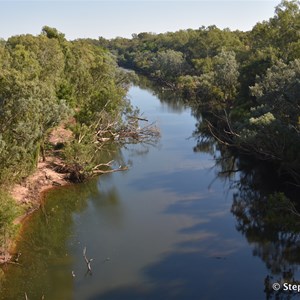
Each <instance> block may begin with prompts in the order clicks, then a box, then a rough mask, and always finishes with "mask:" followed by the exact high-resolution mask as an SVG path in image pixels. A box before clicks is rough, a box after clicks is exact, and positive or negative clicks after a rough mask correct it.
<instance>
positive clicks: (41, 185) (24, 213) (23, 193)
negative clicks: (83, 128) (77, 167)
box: [0, 125, 72, 265]
mask: <svg viewBox="0 0 300 300" xmlns="http://www.w3.org/2000/svg"><path fill="white" fill-rule="evenodd" d="M71 136H72V132H71V131H70V130H67V129H65V128H64V126H63V125H61V126H59V127H57V128H55V129H53V131H52V132H51V133H50V135H49V139H48V142H49V145H50V146H51V148H53V149H55V148H56V147H57V145H59V144H61V143H65V142H66V141H68V140H69V139H70V138H71ZM61 170H64V162H63V160H62V159H61V158H60V157H59V153H58V152H56V151H55V150H50V151H48V152H47V153H46V157H45V160H42V158H41V159H40V161H39V162H38V165H37V167H36V170H35V171H34V172H33V173H32V174H31V175H29V176H28V177H26V178H24V180H22V181H21V182H20V183H17V184H14V185H13V186H12V187H11V188H9V189H8V193H9V195H10V196H11V197H12V198H13V199H14V200H15V202H16V204H17V206H18V207H20V208H21V209H20V211H21V214H20V215H19V216H18V217H17V218H16V219H15V220H14V222H13V224H14V225H20V226H22V222H23V221H24V220H25V219H26V218H27V217H28V216H29V215H31V214H32V213H33V212H34V211H36V210H37V209H39V208H40V206H41V203H42V201H43V199H44V195H45V192H46V191H47V190H49V189H52V188H55V187H57V186H62V185H67V184H70V181H69V180H67V178H68V175H69V174H68V173H66V172H62V171H61ZM17 235H18V233H17V234H16V236H15V238H14V239H11V240H9V241H7V244H6V245H5V247H3V249H1V255H0V265H3V264H5V263H11V262H12V257H13V254H14V252H15V246H16V238H17Z"/></svg>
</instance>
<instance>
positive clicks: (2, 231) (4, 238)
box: [0, 190, 20, 250]
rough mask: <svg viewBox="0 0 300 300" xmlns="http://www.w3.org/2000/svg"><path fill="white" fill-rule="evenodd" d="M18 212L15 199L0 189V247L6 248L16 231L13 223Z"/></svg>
mask: <svg viewBox="0 0 300 300" xmlns="http://www.w3.org/2000/svg"><path fill="white" fill-rule="evenodd" d="M19 214H20V208H19V207H18V206H17V204H16V202H15V200H14V199H13V198H12V197H11V196H10V195H8V194H7V193H6V192H4V191H3V190H0V249H2V250H4V249H6V246H7V242H8V241H9V239H11V238H12V237H13V235H14V234H15V233H16V228H17V226H16V225H15V224H14V223H13V221H14V220H15V219H16V217H17V216H18V215H19Z"/></svg>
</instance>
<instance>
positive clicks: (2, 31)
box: [0, 0, 280, 39]
mask: <svg viewBox="0 0 300 300" xmlns="http://www.w3.org/2000/svg"><path fill="white" fill-rule="evenodd" d="M279 2H280V0H277V1H274V0H265V1H263V0H261V1H259V0H256V1H247V0H240V1H227V0H221V1H201V0H198V1H196V0H194V1H186V0H181V1H171V0H168V1H158V0H152V1H144V0H142V1H126V0H123V1H109V2H108V1H101V0H99V1H71V0H68V1H57V0H52V1H44V0H40V1H25V0H23V1H3V0H0V13H1V14H0V15H1V18H0V37H2V38H5V39H6V38H8V37H9V36H11V35H16V34H23V33H31V34H39V33H40V31H41V28H42V27H43V26H44V25H48V26H51V27H56V28H57V29H58V30H59V31H61V32H63V33H65V34H66V37H67V38H68V39H75V38H81V37H91V38H98V37H99V36H104V37H106V38H113V37H116V36H123V37H131V34H132V33H139V32H144V31H147V32H156V33H160V32H166V31H176V30H178V29H187V28H193V29H196V28H199V27H200V26H202V25H205V26H208V25H212V24H215V25H217V26H218V27H219V28H226V27H228V28H230V29H232V30H234V29H240V30H250V29H251V28H252V27H253V25H255V24H256V23H257V22H261V21H263V20H268V19H269V18H270V17H272V16H273V15H274V7H275V6H276V5H278V4H279Z"/></svg>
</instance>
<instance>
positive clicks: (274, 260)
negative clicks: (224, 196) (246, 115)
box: [194, 137, 300, 299]
mask: <svg viewBox="0 0 300 300" xmlns="http://www.w3.org/2000/svg"><path fill="white" fill-rule="evenodd" d="M215 150H217V152H215ZM194 151H201V152H206V153H218V154H217V155H218V157H215V159H216V165H217V169H218V171H219V172H218V173H217V177H218V178H222V179H223V180H228V181H230V186H231V188H233V189H234V190H235V191H236V192H235V193H234V195H233V202H232V207H231V212H232V214H233V215H234V216H235V218H236V221H237V224H236V229H237V230H238V231H239V232H241V233H242V234H243V235H244V236H245V237H246V239H247V241H248V243H249V244H250V245H251V246H252V247H253V251H252V253H253V255H254V256H257V257H259V258H260V259H262V260H263V261H264V263H265V265H266V268H267V269H268V274H266V276H265V290H264V291H265V295H266V299H291V298H293V297H297V296H298V294H297V292H295V291H283V290H282V289H281V290H280V291H274V290H273V289H272V284H273V283H275V282H278V283H280V284H281V286H282V284H283V283H284V282H286V283H292V284H298V283H300V282H299V278H300V277H299V275H300V273H299V271H300V268H299V266H300V216H299V215H297V213H298V212H297V207H296V206H295V205H296V204H294V203H295V202H293V201H295V200H297V198H296V197H297V194H298V195H299V188H297V187H293V186H291V185H288V184H287V183H286V182H284V183H283V182H282V178H281V179H279V178H278V177H277V174H276V171H275V170H274V169H273V170H272V167H271V166H269V165H267V164H263V163H261V162H260V163H258V162H255V161H253V160H251V159H250V158H249V157H242V156H237V155H234V154H233V153H232V152H230V151H228V148H225V147H223V146H222V145H218V144H216V143H215V141H214V140H213V139H212V138H210V137H205V138H203V137H201V138H199V139H198V142H197V145H196V146H195V148H194ZM235 175H238V176H235ZM289 199H291V200H289Z"/></svg>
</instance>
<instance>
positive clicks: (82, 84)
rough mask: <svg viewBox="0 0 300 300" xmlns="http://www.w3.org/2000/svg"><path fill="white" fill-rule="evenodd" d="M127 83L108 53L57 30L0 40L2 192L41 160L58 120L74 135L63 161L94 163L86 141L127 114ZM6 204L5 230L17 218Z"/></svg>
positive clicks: (1, 213) (1, 212)
mask: <svg viewBox="0 0 300 300" xmlns="http://www.w3.org/2000/svg"><path fill="white" fill-rule="evenodd" d="M124 78H125V77H124V75H123V74H121V72H120V70H119V69H118V68H117V65H116V62H115V61H114V59H113V57H112V55H111V54H110V53H109V51H107V50H105V49H103V48H101V47H96V46H94V45H93V44H91V43H90V42H89V41H84V40H77V41H73V42H70V41H67V40H66V39H65V37H64V34H62V33H60V32H58V31H57V30H56V29H55V28H50V27H48V26H45V27H44V28H43V30H42V32H41V34H40V35H38V36H33V35H30V34H27V35H20V36H13V37H11V38H9V39H8V40H7V41H1V43H0V188H1V186H2V187H4V186H5V185H7V183H12V182H15V181H17V180H20V179H22V178H23V177H25V176H27V175H28V174H30V173H31V172H32V171H33V170H34V169H35V167H36V165H37V162H38V160H39V157H40V156H41V157H43V158H44V159H45V149H46V146H47V145H46V142H47V136H48V134H49V132H50V130H51V129H53V128H54V127H55V126H57V125H58V124H60V123H61V122H62V121H63V122H64V124H65V126H70V125H68V124H69V123H72V126H70V127H71V128H72V130H73V139H72V140H70V141H69V144H68V145H65V148H66V150H65V154H64V155H65V158H66V160H67V162H69V164H70V165H72V164H73V165H74V163H77V164H83V163H85V161H88V162H90V163H94V162H92V161H91V158H90V157H89V154H90V153H91V152H92V151H93V152H94V151H95V149H94V148H93V147H94V139H90V140H88V139H87V138H89V137H91V136H93V134H94V132H93V131H94V130H96V127H95V124H99V123H103V122H112V120H113V121H114V122H116V121H117V120H118V121H120V120H122V119H121V117H122V112H123V111H124V110H125V109H128V103H127V101H126V100H125V98H124V96H125V94H126V80H124ZM100 113H101V114H100ZM103 116H105V120H104V117H103ZM82 132H84V133H85V136H86V138H85V140H84V141H83V140H82ZM79 136H81V138H80V139H79ZM80 142H81V145H80V147H79V146H78V144H79V143H80ZM1 195H5V194H1ZM8 201H10V200H9V199H8V198H7V197H4V196H3V197H2V196H1V198H0V206H1V208H3V209H0V220H1V222H4V223H5V224H6V225H7V226H9V225H11V224H12V221H13V218H11V217H9V218H8V217H7V216H12V215H14V214H13V213H12V212H10V210H7V209H6V207H7V203H8ZM9 203H10V204H11V207H13V205H12V204H13V203H12V201H10V202H9ZM1 224H2V223H1ZM1 224H0V245H1V238H2V236H3V235H2V231H3V228H4V227H3V226H2V225H1ZM5 228H6V227H5ZM6 234H8V231H7V230H6ZM8 237H9V234H8Z"/></svg>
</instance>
